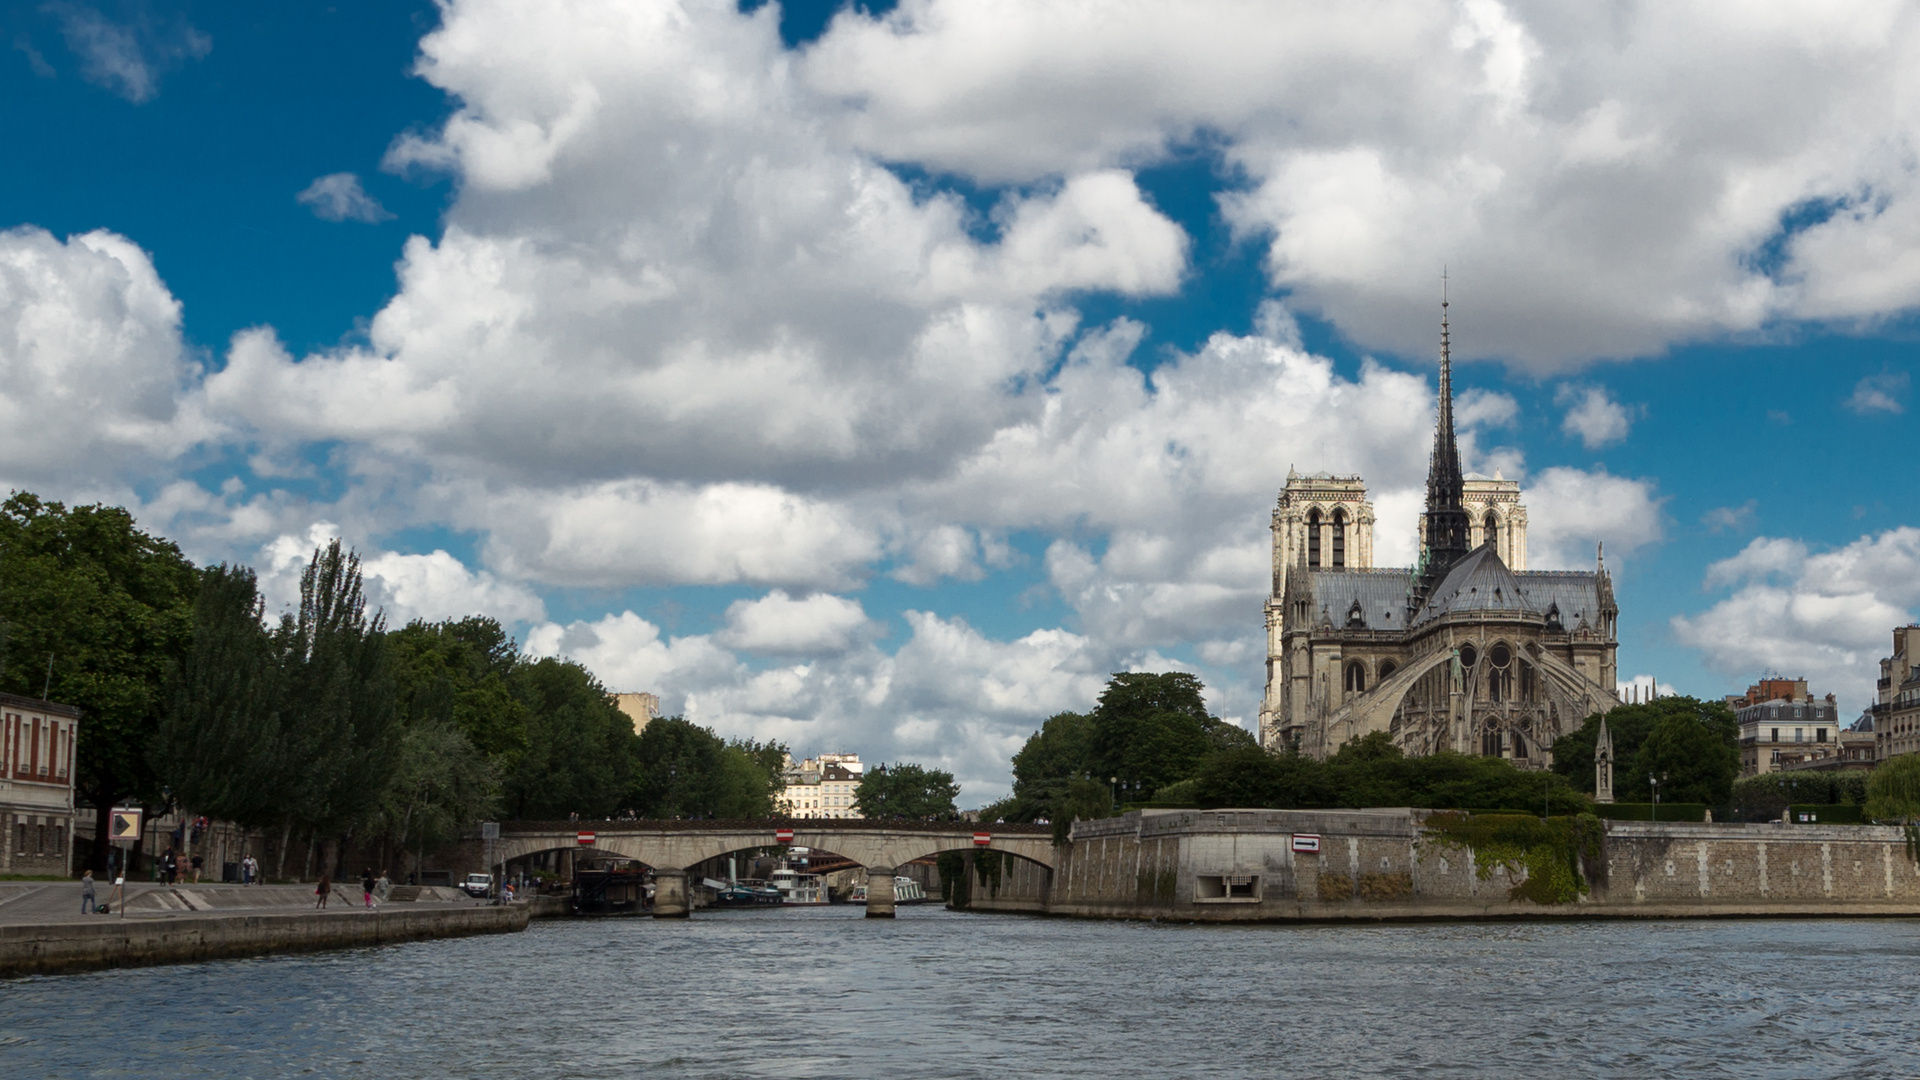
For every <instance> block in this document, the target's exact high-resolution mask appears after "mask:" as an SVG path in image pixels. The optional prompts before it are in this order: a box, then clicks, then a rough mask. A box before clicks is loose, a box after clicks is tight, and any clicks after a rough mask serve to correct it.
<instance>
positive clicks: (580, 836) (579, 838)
mask: <svg viewBox="0 0 1920 1080" xmlns="http://www.w3.org/2000/svg"><path fill="white" fill-rule="evenodd" d="M573 838H574V840H575V841H576V842H578V843H579V845H580V846H581V847H592V846H593V834H592V833H590V832H588V831H587V830H585V829H581V830H580V831H579V832H577V833H574V834H573Z"/></svg>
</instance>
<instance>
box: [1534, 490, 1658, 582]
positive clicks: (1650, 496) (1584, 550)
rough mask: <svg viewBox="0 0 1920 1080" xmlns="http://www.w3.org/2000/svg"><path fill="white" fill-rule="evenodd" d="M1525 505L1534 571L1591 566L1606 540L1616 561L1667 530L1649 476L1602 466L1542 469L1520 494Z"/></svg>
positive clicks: (1656, 538) (1653, 541) (1653, 540)
mask: <svg viewBox="0 0 1920 1080" xmlns="http://www.w3.org/2000/svg"><path fill="white" fill-rule="evenodd" d="M1521 498H1522V500H1523V501H1524V502H1525V503H1526V505H1527V565H1528V566H1529V567H1532V568H1533V569H1536V570H1560V569H1569V568H1577V567H1583V566H1592V565H1593V563H1594V559H1595V554H1596V549H1597V547H1598V546H1599V545H1601V544H1605V545H1606V547H1607V548H1608V549H1609V552H1608V553H1609V554H1610V555H1611V556H1613V557H1614V558H1615V560H1616V564H1617V562H1618V560H1619V559H1620V557H1622V556H1627V555H1630V554H1632V553H1633V552H1634V551H1636V550H1638V549H1640V548H1642V547H1645V546H1646V545H1648V544H1652V543H1656V542H1658V541H1659V540H1660V538H1661V536H1662V535H1663V534H1664V532H1665V523H1664V515H1663V514H1662V512H1661V509H1660V504H1661V503H1662V502H1663V501H1664V500H1663V499H1661V498H1659V497H1657V496H1656V495H1655V494H1654V485H1653V482H1652V481H1649V480H1633V479H1629V478H1627V477H1624V476H1614V475H1612V474H1611V473H1608V472H1606V471H1605V470H1604V469H1599V470H1594V471H1592V472H1587V471H1583V470H1580V469H1569V468H1552V469H1545V470H1543V471H1541V473H1540V474H1539V475H1538V476H1536V477H1534V478H1533V480H1532V482H1531V483H1529V484H1528V486H1527V488H1526V490H1525V491H1524V492H1523V493H1522V495H1521Z"/></svg>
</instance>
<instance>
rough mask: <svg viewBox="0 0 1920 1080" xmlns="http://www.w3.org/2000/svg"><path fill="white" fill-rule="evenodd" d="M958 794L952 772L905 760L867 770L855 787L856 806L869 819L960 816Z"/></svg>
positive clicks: (929, 819)
mask: <svg viewBox="0 0 1920 1080" xmlns="http://www.w3.org/2000/svg"><path fill="white" fill-rule="evenodd" d="M959 795H960V785H959V784H956V783H954V781H953V774H952V773H950V772H947V771H946V770H945V769H928V768H924V767H922V766H919V765H909V764H906V763H904V762H902V763H896V764H894V765H875V766H874V767H873V768H871V769H869V770H867V774H866V775H865V776H862V777H861V778H860V785H859V786H858V787H856V788H854V789H853V805H854V806H855V807H856V808H857V809H858V810H859V811H860V813H861V814H862V815H864V816H866V817H870V818H911V819H914V820H918V821H934V820H940V819H948V818H954V817H957V816H959V813H960V809H959V807H958V806H956V805H955V804H954V799H955V798H957V797H959Z"/></svg>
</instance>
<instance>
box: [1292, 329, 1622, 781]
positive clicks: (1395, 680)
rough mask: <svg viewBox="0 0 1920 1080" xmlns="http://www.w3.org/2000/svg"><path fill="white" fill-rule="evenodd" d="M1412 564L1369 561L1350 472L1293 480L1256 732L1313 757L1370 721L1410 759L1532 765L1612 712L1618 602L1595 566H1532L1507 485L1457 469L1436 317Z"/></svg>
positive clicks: (1363, 494) (1363, 506)
mask: <svg viewBox="0 0 1920 1080" xmlns="http://www.w3.org/2000/svg"><path fill="white" fill-rule="evenodd" d="M1441 325H1442V334H1441V359H1440V393H1439V416H1438V419H1437V422H1436V424H1435V429H1434V445H1433V456H1432V463H1431V466H1430V469H1429V474H1428V481H1427V503H1426V510H1425V512H1424V513H1423V514H1422V516H1421V519H1420V527H1419V532H1420V538H1421V558H1420V565H1419V566H1417V567H1413V568H1401V569H1381V568H1376V567H1374V565H1373V526H1374V520H1373V504H1372V503H1371V502H1370V501H1369V500H1368V498H1367V490H1366V484H1365V483H1364V482H1363V481H1362V479H1361V478H1360V477H1358V476H1333V475H1329V474H1326V473H1313V474H1310V475H1306V476H1302V475H1300V474H1299V473H1297V472H1295V473H1290V474H1289V475H1288V477H1287V486H1286V489H1285V490H1283V491H1282V492H1281V493H1280V497H1279V501H1278V504H1277V505H1276V507H1275V509H1274V512H1273V523H1272V529H1273V592H1272V593H1271V594H1270V595H1269V597H1268V600H1267V604H1266V628H1267V691H1266V696H1265V699H1264V701H1263V702H1262V704H1261V710H1260V740H1261V743H1262V744H1263V745H1265V746H1268V747H1275V748H1277V747H1291V748H1293V749H1296V750H1299V751H1301V752H1303V753H1306V754H1310V755H1312V756H1314V757H1321V758H1324V757H1326V756H1327V755H1329V754H1332V753H1333V752H1334V751H1336V750H1338V749H1339V747H1340V746H1341V745H1343V744H1345V743H1346V742H1348V741H1350V740H1352V739H1356V738H1360V737H1362V736H1365V735H1368V734H1370V733H1372V732H1376V731H1385V732H1388V733H1390V734H1391V736H1392V738H1393V741H1394V743H1395V744H1396V745H1397V746H1399V747H1400V748H1401V749H1402V750H1404V751H1405V752H1407V753H1409V754H1428V753H1434V752H1436V751H1439V750H1454V751H1458V752H1461V753H1472V754H1487V755H1494V756H1499V757H1503V758H1507V759H1509V760H1511V761H1513V762H1514V763H1515V764H1517V765H1520V766H1522V767H1526V768H1536V769H1537V768H1545V767H1547V766H1548V765H1549V764H1551V762H1552V749H1553V743H1554V740H1555V739H1557V738H1558V737H1559V736H1560V734H1561V733H1563V732H1565V731H1568V730H1570V729H1572V728H1574V727H1577V726H1579V725H1580V724H1581V723H1582V722H1583V721H1585V719H1586V718H1587V717H1588V716H1589V715H1591V714H1593V713H1596V712H1605V711H1606V710H1607V709H1610V708H1613V707H1614V706H1616V705H1618V704H1619V703H1620V702H1619V698H1618V697H1617V696H1616V685H1617V677H1618V668H1617V660H1616V651H1617V646H1618V619H1619V607H1618V605H1617V604H1616V603H1615V601H1614V596H1613V585H1612V580H1611V578H1610V577H1609V576H1608V574H1607V570H1606V564H1605V560H1604V559H1602V558H1600V557H1599V556H1598V554H1596V559H1595V566H1594V569H1593V570H1591V571H1551V572H1543V571H1533V570H1528V569H1527V556H1526V537H1527V513H1526V507H1525V506H1524V505H1523V504H1522V503H1521V502H1520V486H1519V484H1518V483H1516V482H1514V481H1511V480H1506V479H1504V478H1502V477H1499V476H1497V475H1496V476H1494V477H1484V476H1476V475H1472V474H1466V473H1463V472H1462V471H1461V469H1460V460H1459V452H1458V450H1457V448H1456V446H1455V442H1454V431H1453V411H1452V402H1453V386H1452V365H1451V360H1450V358H1449V356H1448V353H1447V338H1446V324H1445V320H1444V319H1443V320H1442V324H1441Z"/></svg>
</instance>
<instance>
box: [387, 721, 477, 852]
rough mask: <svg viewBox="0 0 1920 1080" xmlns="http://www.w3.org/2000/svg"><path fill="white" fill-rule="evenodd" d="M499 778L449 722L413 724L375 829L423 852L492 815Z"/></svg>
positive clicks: (402, 742) (408, 848)
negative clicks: (465, 826)
mask: <svg viewBox="0 0 1920 1080" xmlns="http://www.w3.org/2000/svg"><path fill="white" fill-rule="evenodd" d="M499 796H500V781H499V778H498V777H497V776H496V775H495V773H494V769H493V764H492V763H491V762H490V761H488V760H487V756H486V755H485V754H483V753H481V752H480V751H479V750H478V749H477V748H476V747H475V746H474V745H473V742H472V740H471V739H469V738H468V737H467V734H466V733H465V732H464V731H461V730H460V729H459V728H457V727H455V726H454V725H452V724H451V723H447V722H445V721H423V722H420V723H416V724H410V725H408V727H407V729H406V732H405V733H404V734H403V735H402V736H401V737H400V746H399V753H398V759H397V761H396V762H395V764H394V769H393V775H392V778H391V779H390V780H389V782H388V784H387V787H386V790H385V791H384V792H383V793H382V796H381V799H380V804H379V806H378V808H377V814H376V819H375V822H374V826H375V830H376V831H377V832H378V833H380V834H381V835H384V836H385V837H387V838H388V839H389V840H391V841H392V842H393V844H394V845H395V846H396V847H397V848H398V849H399V850H400V851H401V852H408V851H411V852H412V853H413V856H414V866H415V868H416V869H417V868H418V867H419V861H420V856H421V855H422V854H423V853H425V852H427V851H429V850H431V849H433V848H436V847H439V846H440V845H442V844H445V843H448V842H450V841H452V840H454V839H456V838H458V836H459V833H460V827H461V826H462V825H465V824H467V823H468V822H471V821H477V820H480V819H482V818H484V817H486V816H487V815H489V814H491V813H493V811H494V808H495V807H496V806H497V805H498V802H499Z"/></svg>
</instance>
